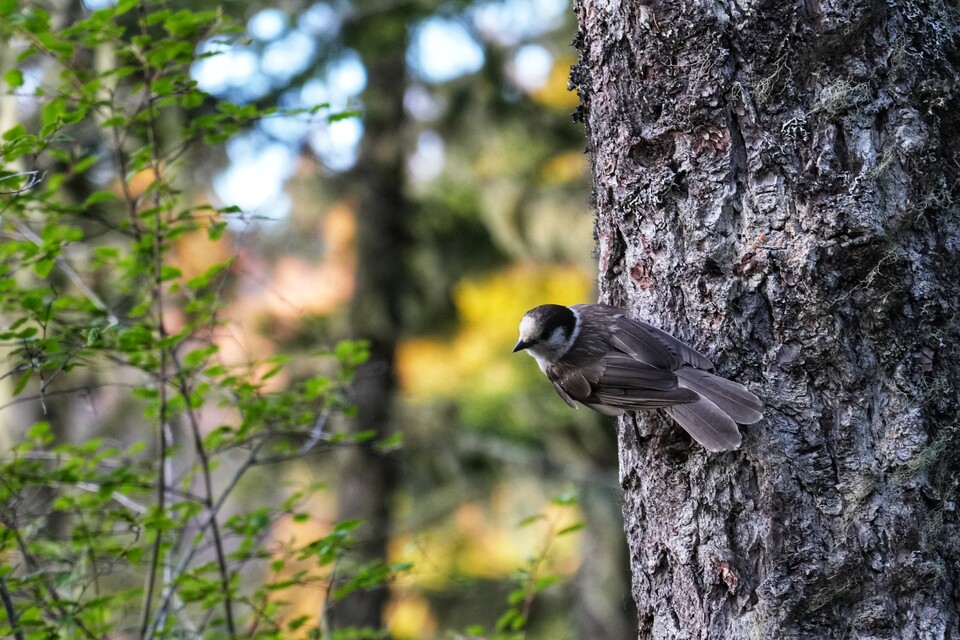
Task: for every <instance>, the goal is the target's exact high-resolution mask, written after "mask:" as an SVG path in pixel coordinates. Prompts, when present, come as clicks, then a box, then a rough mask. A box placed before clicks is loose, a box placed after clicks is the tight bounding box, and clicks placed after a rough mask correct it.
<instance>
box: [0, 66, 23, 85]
mask: <svg viewBox="0 0 960 640" xmlns="http://www.w3.org/2000/svg"><path fill="white" fill-rule="evenodd" d="M3 80H4V82H6V83H7V86H9V87H10V88H11V89H16V88H17V87H22V86H23V71H20V69H10V71H7V72H6V73H5V74H3Z"/></svg>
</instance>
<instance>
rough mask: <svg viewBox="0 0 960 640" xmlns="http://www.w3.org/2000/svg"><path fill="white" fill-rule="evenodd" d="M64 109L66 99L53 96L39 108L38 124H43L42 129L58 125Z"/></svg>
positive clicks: (64, 111) (65, 108) (65, 109)
mask: <svg viewBox="0 0 960 640" xmlns="http://www.w3.org/2000/svg"><path fill="white" fill-rule="evenodd" d="M66 111H67V101H66V100H64V99H63V98H54V99H53V100H51V101H50V102H48V103H47V104H46V106H44V107H43V109H41V111H40V124H42V125H43V128H44V129H47V128H52V127H56V126H59V124H60V122H61V121H62V120H63V115H64V113H66ZM47 135H49V134H47Z"/></svg>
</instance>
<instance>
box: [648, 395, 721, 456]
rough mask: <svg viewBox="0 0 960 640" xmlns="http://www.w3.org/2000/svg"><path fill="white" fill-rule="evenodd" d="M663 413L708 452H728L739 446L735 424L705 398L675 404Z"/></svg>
mask: <svg viewBox="0 0 960 640" xmlns="http://www.w3.org/2000/svg"><path fill="white" fill-rule="evenodd" d="M664 411H666V412H667V415H669V416H670V417H671V418H673V419H674V420H676V421H677V424H679V425H680V426H681V427H683V428H684V429H685V430H686V431H687V433H689V434H690V435H691V437H693V439H694V440H696V441H697V442H699V443H700V444H702V445H703V446H704V447H706V448H707V449H708V450H709V451H729V450H731V449H736V448H738V447H739V446H740V429H738V428H737V423H736V422H734V421H733V420H731V419H730V416H728V415H727V414H726V413H724V412H723V410H721V409H720V408H719V407H718V406H717V405H715V404H714V403H713V402H711V401H710V400H708V399H707V398H706V397H701V398H700V399H699V400H697V401H696V402H689V403H687V404H675V405H673V406H672V407H666V408H665V409H664Z"/></svg>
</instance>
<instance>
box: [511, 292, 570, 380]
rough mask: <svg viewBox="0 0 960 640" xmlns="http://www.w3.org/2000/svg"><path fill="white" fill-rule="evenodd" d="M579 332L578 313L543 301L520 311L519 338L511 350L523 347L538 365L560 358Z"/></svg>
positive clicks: (520, 349) (519, 349) (521, 349)
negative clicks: (539, 304)
mask: <svg viewBox="0 0 960 640" xmlns="http://www.w3.org/2000/svg"><path fill="white" fill-rule="evenodd" d="M579 332H580V318H579V317H578V315H577V312H576V311H574V310H573V309H571V308H569V307H564V306H561V305H558V304H544V305H541V306H539V307H536V308H534V309H531V310H530V311H527V312H526V313H525V314H523V319H522V320H520V340H519V341H518V342H517V346H515V347H514V348H513V351H514V353H516V352H517V351H523V350H526V351H527V353H529V354H530V355H531V356H533V357H534V358H536V359H537V362H539V363H540V367H541V368H543V367H544V366H545V365H546V364H549V363H552V362H556V361H557V360H559V359H560V358H562V357H563V355H564V354H566V353H567V351H569V350H570V347H571V346H573V342H574V340H575V339H576V337H577V334H578V333H579Z"/></svg>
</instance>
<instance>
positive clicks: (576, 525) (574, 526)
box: [557, 522, 585, 536]
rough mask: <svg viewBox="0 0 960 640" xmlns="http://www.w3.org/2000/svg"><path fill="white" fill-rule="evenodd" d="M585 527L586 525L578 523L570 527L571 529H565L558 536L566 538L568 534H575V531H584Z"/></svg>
mask: <svg viewBox="0 0 960 640" xmlns="http://www.w3.org/2000/svg"><path fill="white" fill-rule="evenodd" d="M584 526H585V525H584V523H582V522H578V523H576V524H572V525H570V526H569V527H564V528H563V529H560V531H558V532H557V535H558V536H565V535H567V534H568V533H573V532H575V531H580V530H581V529H583V527H584Z"/></svg>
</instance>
